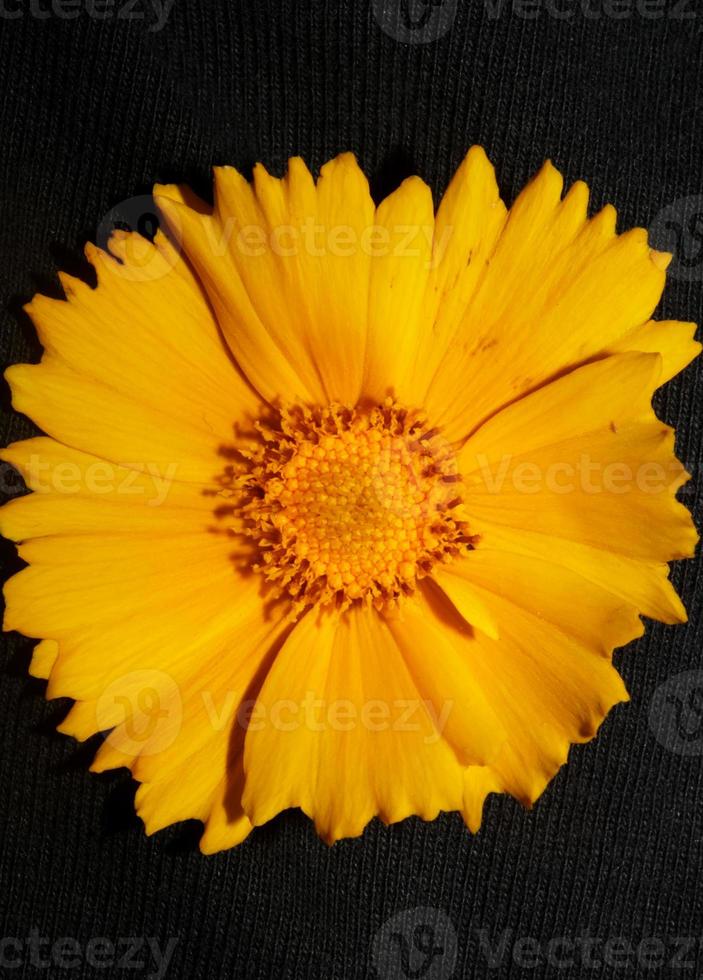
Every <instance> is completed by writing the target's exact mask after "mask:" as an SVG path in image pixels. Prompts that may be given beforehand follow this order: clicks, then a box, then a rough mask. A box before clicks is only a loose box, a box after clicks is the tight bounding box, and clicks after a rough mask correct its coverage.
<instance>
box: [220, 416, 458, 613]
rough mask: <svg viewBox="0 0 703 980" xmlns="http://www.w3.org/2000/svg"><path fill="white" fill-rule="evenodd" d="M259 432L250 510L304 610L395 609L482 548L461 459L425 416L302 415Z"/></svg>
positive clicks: (260, 540)
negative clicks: (439, 572) (451, 563)
mask: <svg viewBox="0 0 703 980" xmlns="http://www.w3.org/2000/svg"><path fill="white" fill-rule="evenodd" d="M258 428H259V431H260V433H261V436H262V441H261V445H260V448H259V450H258V452H256V453H255V454H254V455H253V458H250V459H249V463H248V466H247V472H246V475H245V476H244V478H243V480H242V485H243V487H244V494H243V498H242V501H241V505H240V507H239V512H240V515H241V516H242V517H244V521H245V527H246V531H247V533H248V535H249V537H250V539H251V540H253V541H254V542H255V543H256V548H257V551H258V557H257V559H256V561H255V567H257V568H258V569H259V570H260V571H261V572H263V574H264V575H265V576H266V578H267V579H269V580H270V581H271V582H272V583H274V584H275V585H276V586H277V588H278V591H279V592H286V593H287V594H288V595H289V596H290V597H291V598H292V599H293V600H294V602H295V604H296V605H297V606H307V605H312V604H313V603H331V602H334V603H336V604H337V605H340V606H342V607H345V606H348V605H349V604H351V603H352V602H355V601H357V600H366V601H372V602H373V603H374V604H375V605H377V606H383V605H386V604H387V603H389V602H394V601H396V600H397V599H398V598H399V597H400V596H401V595H404V594H408V593H410V592H412V590H413V588H414V585H415V582H416V580H417V579H418V578H421V577H422V576H424V575H426V574H427V573H428V572H429V570H430V569H431V567H432V565H433V564H434V563H435V562H436V561H448V560H450V559H451V558H452V557H453V556H454V555H455V554H457V553H458V552H459V550H460V549H461V548H462V547H463V548H470V547H471V546H472V544H473V539H472V537H471V535H470V534H469V533H468V525H467V522H466V519H465V515H464V511H463V506H462V504H461V496H460V490H461V480H460V477H459V475H458V473H457V469H456V461H455V457H454V453H453V452H452V450H451V447H450V446H449V445H448V444H447V443H446V442H445V441H444V440H443V439H442V438H441V436H440V434H439V433H438V432H437V431H436V430H431V429H429V428H428V427H427V424H426V422H425V419H424V417H423V416H421V415H420V414H419V413H417V412H412V411H409V410H406V409H402V408H400V407H399V406H397V405H396V404H395V403H393V402H391V401H388V402H387V403H386V404H385V405H384V406H381V407H377V408H374V409H372V410H371V411H369V412H359V411H356V410H349V409H344V408H342V407H340V406H337V405H331V406H329V407H328V408H322V409H314V410H308V409H302V408H296V409H292V410H289V411H285V412H281V413H280V414H279V417H278V419H277V422H276V424H275V425H274V426H264V425H259V427H258Z"/></svg>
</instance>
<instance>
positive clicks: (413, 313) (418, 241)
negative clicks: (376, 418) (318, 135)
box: [364, 177, 434, 404]
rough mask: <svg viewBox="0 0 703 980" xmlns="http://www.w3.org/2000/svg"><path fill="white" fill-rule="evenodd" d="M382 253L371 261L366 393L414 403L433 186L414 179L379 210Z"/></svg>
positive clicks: (374, 397) (378, 398)
mask: <svg viewBox="0 0 703 980" xmlns="http://www.w3.org/2000/svg"><path fill="white" fill-rule="evenodd" d="M375 225H376V228H377V229H378V233H379V247H378V254H377V255H375V256H374V258H373V261H372V263H371V285H370V289H369V320H368V329H369V335H368V353H367V364H366V376H365V379H364V395H365V396H367V397H368V398H370V399H371V400H373V401H383V399H384V398H386V396H388V395H390V394H394V395H395V396H396V397H397V398H398V399H399V400H400V401H402V402H404V403H406V404H412V403H413V394H414V388H413V372H414V369H415V364H416V361H417V354H418V347H419V344H420V340H421V337H422V336H423V333H424V332H425V331H426V330H427V329H428V325H427V323H426V316H427V311H426V309H425V296H426V293H427V291H428V288H429V282H430V275H431V270H432V241H433V235H434V207H433V204H432V193H431V191H430V189H429V187H428V186H427V185H426V184H425V183H423V181H421V180H420V178H419V177H409V178H408V179H407V180H405V181H403V183H402V184H401V186H400V187H399V188H398V189H397V190H396V191H394V192H393V193H392V194H390V195H389V196H388V197H387V198H386V199H385V200H384V201H383V202H382V203H381V205H380V206H379V208H378V210H377V211H376V218H375Z"/></svg>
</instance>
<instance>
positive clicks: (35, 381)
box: [6, 236, 260, 481]
mask: <svg viewBox="0 0 703 980" xmlns="http://www.w3.org/2000/svg"><path fill="white" fill-rule="evenodd" d="M136 239H138V240H139V242H140V244H139V253H138V254H139V255H140V256H141V257H142V259H143V255H144V254H145V255H146V256H147V258H148V263H147V265H146V268H147V270H148V276H147V277H146V278H141V279H140V278H137V279H135V276H144V275H145V273H144V266H143V265H139V264H137V265H136V266H135V265H130V264H129V263H130V260H133V257H134V248H132V243H133V242H134V240H136ZM111 246H112V247H113V248H114V249H115V250H116V251H117V252H118V253H120V259H121V261H118V259H116V258H113V257H111V256H109V255H108V254H106V253H104V252H101V251H100V250H98V249H95V248H94V247H88V248H87V250H86V251H87V255H88V258H89V259H90V260H91V262H92V263H93V265H94V266H95V268H96V271H97V274H98V286H97V289H95V290H93V289H90V288H89V287H88V286H86V285H85V284H84V283H81V282H80V281H79V280H74V279H69V278H67V277H64V284H65V286H66V288H67V290H68V300H67V301H63V300H51V299H48V298H47V297H44V296H37V297H35V298H34V300H33V301H32V302H31V303H30V304H29V306H28V307H27V310H28V312H29V314H30V316H31V317H32V319H33V320H34V323H35V324H36V327H37V331H38V333H39V337H40V339H41V341H42V344H43V345H44V346H45V348H46V353H45V355H44V357H43V359H42V361H41V363H40V364H38V365H29V364H16V365H14V366H13V367H11V368H9V369H8V371H7V373H6V377H7V379H8V381H9V383H10V386H11V388H12V393H13V405H14V406H15V408H16V409H17V410H18V411H21V412H24V414H26V415H28V416H29V417H30V418H32V419H33V420H34V421H35V422H36V423H37V424H38V425H39V426H41V428H42V429H44V430H45V431H46V432H47V433H48V434H49V435H51V436H53V437H54V438H56V439H58V440H60V441H62V442H64V443H66V444H67V445H69V446H72V447H73V448H75V449H79V450H82V451H83V452H87V453H92V454H94V455H96V456H100V457H102V458H104V459H108V460H111V461H112V462H115V463H121V464H123V465H126V466H129V467H131V468H133V469H144V468H146V467H147V466H148V465H151V466H152V467H156V468H158V469H159V471H160V472H165V471H172V472H173V473H175V476H176V478H177V479H179V480H198V481H202V480H203V479H208V480H209V479H211V478H212V477H213V475H214V474H215V473H216V472H217V469H218V458H221V457H219V454H220V453H221V450H222V447H223V446H228V445H231V443H232V438H233V426H234V424H235V422H240V423H242V422H246V423H247V424H249V425H250V424H251V419H252V418H253V417H258V415H259V414H260V408H259V405H260V402H259V400H258V399H257V398H256V397H255V396H254V394H253V393H252V392H251V390H250V389H249V387H248V385H247V384H246V383H245V382H244V381H243V380H242V378H241V377H240V375H239V373H238V371H237V369H236V368H235V367H234V365H233V364H232V362H231V359H230V357H229V353H228V351H227V348H226V346H225V345H224V343H223V341H222V339H221V337H220V335H219V332H218V328H217V325H216V324H215V322H214V320H213V318H212V314H211V313H210V310H209V307H208V304H207V301H206V300H205V298H204V297H203V295H202V293H201V290H200V287H199V286H198V285H197V283H196V282H195V280H194V279H193V277H192V275H191V274H190V273H189V272H188V270H187V268H186V267H185V265H184V263H183V260H182V258H181V257H180V256H178V254H177V253H176V252H175V251H174V249H173V247H172V246H171V245H170V244H169V243H168V242H167V241H166V239H165V238H163V236H157V240H156V242H155V244H154V245H151V244H149V243H148V242H144V241H143V240H142V239H140V238H139V236H126V237H125V236H123V237H119V236H118V238H117V239H116V240H113V241H112V242H111Z"/></svg>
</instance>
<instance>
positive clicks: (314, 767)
mask: <svg viewBox="0 0 703 980" xmlns="http://www.w3.org/2000/svg"><path fill="white" fill-rule="evenodd" d="M561 194H562V179H561V177H560V175H559V174H558V173H557V171H556V170H555V169H554V167H552V166H551V165H550V164H545V166H544V167H543V169H542V170H541V171H540V173H539V174H538V175H537V177H536V178H535V179H534V180H533V181H532V182H531V183H530V184H529V185H528V187H527V188H526V189H525V190H524V191H523V192H522V193H521V194H520V196H519V197H518V199H517V201H516V202H515V204H514V205H513V207H512V208H511V209H510V210H509V211H506V208H505V206H504V204H503V203H502V201H501V199H500V196H499V193H498V188H497V186H496V181H495V176H494V172H493V168H492V167H491V165H490V163H489V162H488V160H487V158H486V156H485V154H484V152H483V151H482V150H481V149H480V148H478V147H474V148H473V149H472V150H471V151H470V152H469V154H468V156H467V157H466V159H465V160H464V162H463V163H462V165H461V166H460V168H459V170H458V172H457V174H456V176H455V177H454V179H453V180H452V182H451V185H450V187H449V189H448V191H447V193H446V195H445V196H444V198H443V200H442V202H441V205H440V207H439V209H438V211H437V213H436V214H435V213H434V209H433V202H432V197H431V194H430V191H429V189H428V187H427V186H426V185H425V184H424V183H423V182H422V181H421V180H420V179H418V178H415V177H414V178H411V179H409V180H406V181H405V182H404V183H403V184H402V185H401V187H400V188H398V190H396V191H395V192H394V193H393V194H391V195H390V196H389V197H388V198H387V199H386V200H384V201H383V202H382V203H381V204H380V205H379V206H378V207H375V206H374V204H373V202H372V199H371V197H370V195H369V188H368V184H367V181H366V178H365V177H364V175H363V174H362V172H361V171H360V169H359V167H358V165H357V163H356V161H355V159H354V158H353V156H351V155H349V154H345V155H342V156H340V157H338V158H336V159H335V160H333V161H331V162H330V163H328V164H326V166H324V167H323V168H322V172H321V175H320V177H319V179H318V180H317V182H315V181H314V180H313V178H312V176H311V175H310V173H309V171H308V170H307V168H306V166H305V164H304V163H303V162H302V161H301V160H300V159H294V160H291V161H290V164H289V168H288V173H287V175H286V176H285V177H284V178H283V179H282V180H279V179H276V178H274V177H271V176H270V175H269V174H268V173H267V172H266V171H265V170H264V168H263V167H261V166H257V167H256V169H255V173H254V181H253V184H250V183H248V182H247V181H246V180H244V179H243V178H242V177H241V176H240V175H239V174H238V173H237V172H236V171H235V170H233V169H231V168H229V167H223V168H216V170H215V204H214V208H209V207H208V206H206V205H205V204H204V203H203V202H202V201H198V200H196V199H195V198H194V197H193V195H192V194H190V193H189V192H187V191H186V190H184V189H181V188H177V187H173V186H168V187H163V186H162V187H157V188H156V190H155V197H156V200H157V203H158V205H159V207H160V208H161V210H162V212H163V214H164V216H165V218H166V220H167V222H168V224H169V226H170V229H171V236H170V238H167V237H165V236H164V235H163V234H161V233H159V234H157V236H156V238H155V240H154V242H153V243H149V242H147V241H146V240H144V239H142V238H140V237H139V236H137V235H132V234H126V233H118V234H116V235H115V236H114V237H113V238H112V240H111V242H110V253H111V254H109V253H107V252H102V251H100V250H99V249H97V248H95V247H93V246H92V245H89V246H87V248H86V254H87V257H88V259H89V260H90V262H91V263H92V264H93V266H94V267H95V270H96V273H97V280H98V285H97V288H95V289H92V288H90V287H89V286H88V285H86V284H84V283H83V282H81V281H78V280H76V279H73V278H71V277H69V276H65V275H62V276H61V281H62V283H63V286H64V288H65V291H66V297H67V301H55V300H52V299H48V298H46V297H44V296H37V297H35V298H34V300H33V301H32V302H31V303H30V304H29V307H28V310H29V312H30V314H31V316H32V318H33V320H34V323H35V324H36V327H37V330H38V333H39V337H40V339H41V342H42V344H43V346H44V348H45V354H44V356H43V359H42V361H41V363H40V364H38V365H27V364H21V365H15V366H14V367H12V368H10V370H9V371H8V374H7V376H8V379H9V381H10V384H11V386H12V391H13V398H14V405H15V407H16V408H17V410H19V411H20V412H24V413H25V414H26V415H28V416H29V417H30V418H32V419H33V420H34V421H35V422H36V423H37V424H38V425H39V426H40V427H41V428H42V429H43V430H44V431H45V432H46V433H47V436H46V437H39V438H35V439H28V440H26V441H23V442H19V443H15V444H14V445H12V446H10V447H9V448H7V449H6V450H4V452H3V453H2V458H3V459H5V460H8V461H9V462H11V463H12V464H13V465H14V466H16V467H17V468H18V469H19V470H20V471H21V472H22V474H23V475H24V477H25V479H26V480H27V483H28V485H29V486H30V488H31V489H33V490H34V491H35V492H34V493H31V494H28V495H27V496H24V497H21V498H18V499H15V500H12V501H11V502H10V503H8V504H7V505H6V506H5V507H4V508H3V510H2V531H3V533H4V534H5V535H6V536H8V537H10V538H12V539H14V540H15V541H18V542H21V544H20V547H19V551H20V554H21V556H22V558H23V559H24V560H25V561H26V562H27V563H28V567H27V568H25V569H23V570H22V571H21V572H19V573H18V574H17V575H16V576H15V577H13V578H12V579H11V580H10V581H9V583H8V584H7V586H6V596H7V615H6V621H5V627H6V629H15V630H19V631H21V632H22V633H25V634H27V635H28V636H32V637H38V638H40V640H41V642H40V643H39V644H38V645H37V647H36V650H35V653H34V659H33V661H32V668H31V669H32V672H33V673H34V674H35V675H37V676H40V677H45V678H48V681H49V683H48V691H47V693H48V697H50V698H55V697H63V696H67V697H70V698H73V699H74V700H75V705H74V706H73V708H72V709H71V711H70V712H69V714H68V716H67V718H66V720H65V721H64V722H63V724H62V725H61V730H62V731H64V732H67V733H70V734H71V735H73V736H75V737H76V738H78V739H85V738H87V737H89V736H91V735H93V734H94V733H96V732H98V731H103V732H105V731H109V732H110V734H109V735H107V737H106V738H105V741H104V742H103V743H102V745H101V747H100V749H99V751H98V753H97V756H96V760H95V763H94V766H93V768H94V769H95V770H97V771H102V770H105V769H109V768H114V767H118V766H122V765H126V766H129V767H130V768H131V770H132V772H133V773H134V776H135V777H136V779H137V780H139V781H140V782H141V786H140V788H139V791H138V793H137V809H138V812H139V813H140V815H141V816H142V818H143V819H144V822H145V824H146V828H147V831H148V832H149V833H151V832H153V831H154V830H157V829H159V828H162V827H164V826H166V825H168V824H171V823H174V822H176V821H179V820H183V819H186V818H198V819H199V820H202V821H203V822H204V824H205V832H204V835H203V838H202V843H201V847H202V849H203V850H204V851H206V852H212V851H216V850H220V849H222V848H226V847H229V846H232V845H234V844H236V843H238V842H239V841H241V840H242V839H243V838H245V837H246V835H247V834H248V833H249V832H250V830H251V828H252V826H255V825H259V824H262V823H264V822H265V821H268V820H270V819H271V818H272V817H274V816H275V815H276V814H277V813H279V812H280V811H282V810H284V809H286V808H288V807H300V808H301V809H302V810H303V811H304V812H305V813H306V814H308V815H309V816H310V817H311V818H312V819H313V820H314V821H315V825H316V827H317V829H318V831H319V833H320V834H321V835H322V836H323V837H324V838H325V839H326V840H328V841H334V840H337V839H339V838H341V837H347V836H352V835H357V834H359V833H361V831H362V830H363V828H364V826H365V825H366V824H367V822H368V821H369V820H370V819H372V818H373V817H374V816H376V815H378V816H379V817H380V818H381V819H382V820H383V821H385V822H388V823H390V822H393V821H397V820H401V819H403V818H404V817H407V816H408V815H410V814H418V815H419V816H420V817H422V818H423V819H426V820H429V819H432V818H434V817H435V816H436V815H437V813H439V811H453V810H459V811H461V812H462V813H463V815H464V819H465V820H466V823H467V824H468V826H469V827H470V828H471V829H473V830H475V829H476V828H477V827H478V826H479V823H480V820H481V812H482V807H483V802H484V799H485V797H486V795H487V794H488V793H491V792H507V793H511V794H512V795H513V796H515V797H516V798H517V799H519V800H521V801H523V802H524V803H525V804H530V803H531V802H532V801H534V800H535V799H536V798H537V797H538V796H539V794H540V793H541V792H542V791H543V789H544V788H545V786H546V784H547V782H548V781H549V780H550V779H551V777H552V776H553V775H554V773H555V772H556V771H557V769H558V768H559V766H561V765H562V763H563V762H564V761H565V760H566V757H567V752H568V749H569V746H570V744H571V743H573V742H583V741H586V740H588V739H590V738H591V737H592V736H593V735H594V733H595V732H596V730H597V728H598V726H599V724H600V722H601V721H602V719H603V717H604V716H605V715H606V713H607V712H608V711H609V709H610V708H611V707H612V706H613V705H614V704H616V703H617V702H620V701H624V700H626V699H627V693H626V690H625V687H624V685H623V683H622V680H621V679H620V677H619V675H618V673H617V672H616V670H615V669H614V668H613V666H612V663H611V655H612V652H613V650H614V648H616V647H620V646H622V645H624V644H626V643H628V642H629V641H630V640H632V639H633V638H634V637H637V636H639V635H641V633H642V625H641V620H640V614H642V615H646V616H649V617H652V618H654V619H658V620H661V621H663V622H665V623H676V622H683V621H684V620H685V612H684V609H683V607H682V605H681V602H680V601H679V599H678V597H677V595H676V593H675V591H674V590H673V588H672V586H671V585H670V583H669V581H668V566H667V564H666V563H667V562H668V561H670V560H672V559H677V558H682V557H685V556H690V555H691V554H692V553H693V551H694V549H695V545H696V541H697V536H696V532H695V529H694V526H693V524H692V521H691V518H690V515H689V514H688V512H687V510H686V509H685V508H684V507H683V506H682V504H681V503H679V502H678V501H677V500H676V491H677V489H678V488H679V487H680V486H681V485H682V484H683V483H684V482H685V480H686V478H687V474H686V473H685V471H684V470H683V468H682V467H681V465H680V464H679V463H678V462H677V460H676V458H675V456H674V453H673V447H674V434H673V431H672V430H671V429H670V428H669V427H667V426H666V425H664V424H662V423H661V422H660V421H658V420H657V418H656V416H655V415H654V413H653V411H652V408H651V396H652V393H653V392H654V390H655V389H656V388H657V387H658V386H659V385H661V384H663V383H664V382H665V381H667V380H668V379H670V378H671V377H672V376H673V375H675V374H676V373H677V372H679V371H680V370H681V369H682V368H683V367H684V366H685V365H686V364H688V362H689V361H690V360H691V359H692V358H693V357H695V356H696V354H697V353H698V351H699V349H700V345H698V344H697V343H695V342H694V340H693V333H694V330H695V326H694V325H693V324H686V323H677V322H657V321H654V320H651V319H650V317H651V316H652V313H653V311H654V308H655V306H656V305H657V302H658V300H659V297H660V295H661V292H662V289H663V286H664V281H665V267H666V264H667V261H668V259H669V256H666V255H663V254H661V253H656V252H653V251H651V250H650V248H649V246H648V243H647V236H646V233H645V232H644V231H643V230H641V229H636V230H634V231H630V232H628V233H627V234H623V235H617V234H616V231H615V211H614V210H613V209H612V208H611V207H606V208H605V209H604V210H602V211H601V212H600V213H599V214H597V215H596V216H595V217H593V218H590V219H589V218H588V216H587V203H588V191H587V188H586V186H585V185H584V184H583V183H580V182H579V183H576V184H575V185H574V186H573V187H572V188H571V189H570V190H569V192H568V194H566V196H565V197H564V198H563V199H562V196H561Z"/></svg>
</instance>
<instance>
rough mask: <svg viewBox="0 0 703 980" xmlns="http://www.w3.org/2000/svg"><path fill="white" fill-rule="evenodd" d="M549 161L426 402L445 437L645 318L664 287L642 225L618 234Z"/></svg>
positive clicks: (511, 219) (511, 220)
mask: <svg viewBox="0 0 703 980" xmlns="http://www.w3.org/2000/svg"><path fill="white" fill-rule="evenodd" d="M562 183H563V182H562V178H561V176H560V174H559V173H558V172H557V171H556V170H555V169H554V168H553V167H552V166H551V165H550V164H545V166H544V167H543V168H542V170H541V171H540V173H539V174H538V175H537V176H536V177H535V179H534V180H533V181H532V183H530V184H529V185H528V186H527V187H526V188H525V190H524V191H523V192H522V193H521V194H520V195H519V197H518V198H517V200H516V202H515V204H514V205H513V207H512V208H511V210H510V212H509V215H508V220H507V223H506V225H505V229H504V231H503V233H502V235H501V236H500V239H499V241H498V243H497V245H496V246H495V249H494V251H493V253H492V255H491V256H490V261H489V263H488V266H487V268H486V270H485V272H484V274H483V276H482V277H481V280H480V283H479V284H478V286H477V288H476V289H475V290H474V292H473V294H472V296H471V298H470V300H469V302H468V304H467V306H466V308H465V311H464V314H463V320H462V325H461V329H460V330H458V331H457V333H456V336H455V341H454V343H453V344H452V346H451V350H450V351H449V352H448V355H447V356H446V357H445V358H444V360H443V361H442V363H441V364H440V366H439V368H438V370H437V372H436V374H435V376H434V379H433V381H432V384H431V386H430V388H429V391H428V394H427V400H426V408H427V409H428V411H429V413H430V415H431V416H432V418H433V420H435V421H436V423H437V424H440V425H442V426H443V428H444V431H445V434H446V436H447V437H448V438H449V439H451V440H454V439H462V438H465V437H466V436H467V435H468V434H469V433H470V432H472V431H473V430H474V429H476V428H477V427H478V426H479V425H480V424H481V423H482V422H483V421H485V419H487V418H489V417H490V416H491V415H492V414H494V413H495V412H497V411H498V410H500V409H501V408H503V407H504V406H506V405H508V404H510V403H511V402H512V401H514V400H515V399H516V398H519V397H520V396H521V395H523V394H525V393H526V392H528V391H531V390H533V389H535V388H536V387H538V386H539V385H541V384H543V383H544V382H545V381H547V380H548V379H550V378H552V377H554V376H555V375H556V374H558V373H560V372H563V371H564V370H566V369H569V368H572V367H574V366H576V365H578V364H581V363H583V362H585V361H586V360H587V359H588V358H590V357H592V356H593V355H595V354H597V353H599V352H600V351H602V350H607V349H608V348H609V346H610V345H612V344H613V343H616V342H617V341H619V340H620V339H621V338H622V337H623V336H624V335H626V334H627V333H629V332H631V331H633V330H635V328H637V327H639V326H641V325H642V324H643V323H645V322H646V321H647V320H648V319H649V317H650V316H651V314H652V311H653V310H654V308H655V306H656V304H657V302H658V300H659V297H660V295H661V291H662V289H663V286H664V271H663V270H662V269H661V268H660V265H659V264H658V263H657V262H655V261H654V260H653V259H652V256H651V254H650V249H649V246H648V243H647V236H646V233H645V232H644V231H643V230H642V229H635V230H634V231H631V232H628V233H627V234H625V235H621V236H620V237H616V236H615V232H614V212H612V209H609V210H607V211H605V212H604V213H602V214H601V215H600V216H596V217H595V218H593V219H591V220H590V221H587V218H586V207H587V199H588V194H587V188H586V187H585V185H583V184H580V183H579V184H575V185H574V186H573V187H572V188H571V190H570V192H569V194H567V195H566V197H565V198H564V199H563V200H562V199H561V190H562Z"/></svg>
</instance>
